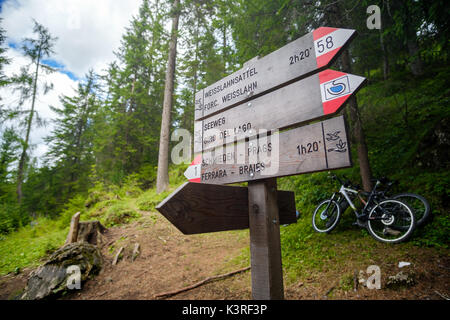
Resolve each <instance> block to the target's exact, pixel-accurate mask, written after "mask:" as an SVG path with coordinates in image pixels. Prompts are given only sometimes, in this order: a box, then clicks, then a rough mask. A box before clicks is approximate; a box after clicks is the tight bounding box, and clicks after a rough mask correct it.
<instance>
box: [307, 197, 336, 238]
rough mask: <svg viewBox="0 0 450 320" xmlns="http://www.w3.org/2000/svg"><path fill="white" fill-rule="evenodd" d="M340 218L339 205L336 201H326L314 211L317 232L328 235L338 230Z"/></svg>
mask: <svg viewBox="0 0 450 320" xmlns="http://www.w3.org/2000/svg"><path fill="white" fill-rule="evenodd" d="M340 218H341V209H340V207H339V204H338V203H337V202H336V201H334V200H324V201H322V202H321V203H320V204H319V205H318V206H317V208H316V210H314V214H313V217H312V225H313V228H314V230H316V231H317V232H321V233H328V232H331V231H332V230H333V229H334V228H336V225H337V224H338V222H339V219H340Z"/></svg>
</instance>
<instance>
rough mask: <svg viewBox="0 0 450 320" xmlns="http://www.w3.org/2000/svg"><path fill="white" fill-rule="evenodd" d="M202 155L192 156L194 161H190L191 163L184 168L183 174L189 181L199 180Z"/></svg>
mask: <svg viewBox="0 0 450 320" xmlns="http://www.w3.org/2000/svg"><path fill="white" fill-rule="evenodd" d="M201 166H202V155H201V154H199V155H197V156H196V157H195V158H194V161H192V163H191V165H190V166H189V167H188V168H187V169H186V171H185V172H184V176H185V177H186V178H187V179H188V180H189V181H190V182H197V183H198V182H201V180H200V175H201V171H202V167H201Z"/></svg>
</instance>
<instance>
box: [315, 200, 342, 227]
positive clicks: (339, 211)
mask: <svg viewBox="0 0 450 320" xmlns="http://www.w3.org/2000/svg"><path fill="white" fill-rule="evenodd" d="M330 201H333V203H334V204H335V205H336V208H337V210H338V212H337V218H336V220H335V222H334V223H333V225H332V226H331V227H330V228H328V229H326V230H320V229H319V228H318V227H317V226H316V223H315V217H316V214H317V212H318V209H319V208H320V207H321V206H322V205H323V204H324V203H326V202H330ZM340 220H341V207H340V206H339V203H337V202H336V201H335V200H330V199H327V200H323V201H322V202H320V203H319V204H318V205H317V207H316V209H314V213H313V216H312V226H313V228H314V230H315V231H316V232H319V233H330V232H331V231H333V230H334V229H335V228H336V226H337V224H338V223H339V221H340Z"/></svg>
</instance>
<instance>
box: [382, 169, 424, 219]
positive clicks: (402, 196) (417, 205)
mask: <svg viewBox="0 0 450 320" xmlns="http://www.w3.org/2000/svg"><path fill="white" fill-rule="evenodd" d="M373 181H376V180H373ZM379 181H380V182H381V183H382V185H383V186H385V188H384V189H382V190H379V191H378V192H377V195H376V196H377V197H378V198H379V199H387V198H391V199H397V200H400V201H402V202H405V203H406V204H408V205H409V206H410V207H411V208H412V209H413V210H414V215H415V218H416V225H417V226H422V225H424V224H425V222H427V221H428V220H429V219H430V216H431V206H430V203H429V202H428V201H427V199H425V198H424V197H422V196H421V195H419V194H416V193H411V192H403V193H399V194H395V195H389V194H390V191H391V188H392V186H394V185H395V184H396V183H397V182H396V181H391V180H389V179H388V178H386V177H382V178H380V179H379Z"/></svg>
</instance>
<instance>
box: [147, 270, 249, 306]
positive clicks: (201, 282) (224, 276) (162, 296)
mask: <svg viewBox="0 0 450 320" xmlns="http://www.w3.org/2000/svg"><path fill="white" fill-rule="evenodd" d="M247 270H250V267H246V268H243V269H239V270H236V271H233V272H229V273H226V274H221V275H218V276H214V277H209V278H206V279H204V280H202V281H200V282H197V283H194V284H193V285H191V286H188V287H185V288H181V289H178V290H175V291H169V292H164V293H159V294H157V295H155V296H153V299H157V298H168V297H171V296H174V295H177V294H179V293H182V292H185V291H188V290H192V289H194V288H197V287H200V286H202V285H204V284H207V283H210V282H214V281H218V280H222V279H225V278H227V277H230V276H233V275H235V274H238V273H241V272H244V271H247Z"/></svg>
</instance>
